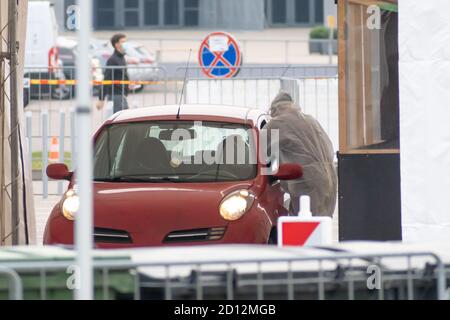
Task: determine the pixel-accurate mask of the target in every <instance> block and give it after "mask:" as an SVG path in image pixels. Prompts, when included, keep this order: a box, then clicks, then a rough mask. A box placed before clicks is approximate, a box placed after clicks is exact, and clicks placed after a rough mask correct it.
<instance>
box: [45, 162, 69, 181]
mask: <svg viewBox="0 0 450 320" xmlns="http://www.w3.org/2000/svg"><path fill="white" fill-rule="evenodd" d="M46 173H47V176H48V177H49V178H51V179H55V180H70V179H71V178H72V172H70V171H69V169H68V168H67V166H66V165H65V164H64V163H52V164H49V165H48V166H47V169H46Z"/></svg>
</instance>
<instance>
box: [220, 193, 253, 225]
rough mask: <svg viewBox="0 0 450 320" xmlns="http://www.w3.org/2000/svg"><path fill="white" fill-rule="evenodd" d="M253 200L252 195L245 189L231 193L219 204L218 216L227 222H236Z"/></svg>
mask: <svg viewBox="0 0 450 320" xmlns="http://www.w3.org/2000/svg"><path fill="white" fill-rule="evenodd" d="M254 199H255V197H254V195H253V194H251V193H250V192H249V191H248V190H245V189H243V190H238V191H235V192H232V193H230V194H229V195H227V196H226V197H225V198H224V199H223V200H222V202H221V203H220V207H219V211H220V215H221V216H222V218H224V219H225V220H228V221H235V220H238V219H239V218H241V217H242V216H243V215H244V213H246V212H247V211H248V209H250V207H251V206H252V204H253V201H254Z"/></svg>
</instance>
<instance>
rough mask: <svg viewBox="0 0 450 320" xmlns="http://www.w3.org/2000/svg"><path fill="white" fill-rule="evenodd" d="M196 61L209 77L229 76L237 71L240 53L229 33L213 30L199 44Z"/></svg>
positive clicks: (239, 63)
mask: <svg viewBox="0 0 450 320" xmlns="http://www.w3.org/2000/svg"><path fill="white" fill-rule="evenodd" d="M198 63H199V64H200V67H201V68H202V71H203V73H204V74H205V75H206V76H207V77H209V78H231V77H234V76H236V74H237V73H238V72H239V67H240V66H241V64H242V53H241V51H240V49H239V46H238V44H237V42H236V39H235V38H234V37H233V36H232V35H231V34H229V33H226V32H213V33H211V34H209V35H208V36H206V38H205V39H204V40H203V41H202V44H201V45H200V50H199V51H198Z"/></svg>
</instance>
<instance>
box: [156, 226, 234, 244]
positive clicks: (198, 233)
mask: <svg viewBox="0 0 450 320" xmlns="http://www.w3.org/2000/svg"><path fill="white" fill-rule="evenodd" d="M225 231H226V227H213V228H203V229H190V230H176V231H172V232H170V233H169V234H167V235H166V236H165V238H164V240H163V243H176V242H189V241H215V240H220V239H222V238H223V235H224V234H225Z"/></svg>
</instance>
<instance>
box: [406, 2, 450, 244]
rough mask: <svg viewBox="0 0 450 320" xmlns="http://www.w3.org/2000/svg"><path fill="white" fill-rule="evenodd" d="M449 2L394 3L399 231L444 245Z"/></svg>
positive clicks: (447, 231)
mask: <svg viewBox="0 0 450 320" xmlns="http://www.w3.org/2000/svg"><path fill="white" fill-rule="evenodd" d="M448 12H450V1H448V0H430V1H412V0H399V51H400V52H399V56H400V61H399V73H400V149H401V156H400V157H401V160H400V161H401V198H402V199H401V201H402V232H403V239H404V241H405V242H426V241H428V242H429V241H440V242H449V241H450V19H449V15H448Z"/></svg>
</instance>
